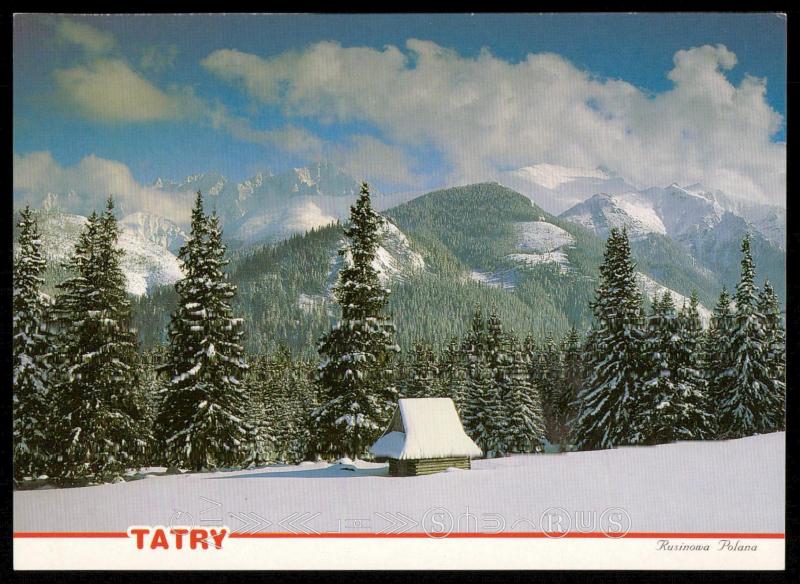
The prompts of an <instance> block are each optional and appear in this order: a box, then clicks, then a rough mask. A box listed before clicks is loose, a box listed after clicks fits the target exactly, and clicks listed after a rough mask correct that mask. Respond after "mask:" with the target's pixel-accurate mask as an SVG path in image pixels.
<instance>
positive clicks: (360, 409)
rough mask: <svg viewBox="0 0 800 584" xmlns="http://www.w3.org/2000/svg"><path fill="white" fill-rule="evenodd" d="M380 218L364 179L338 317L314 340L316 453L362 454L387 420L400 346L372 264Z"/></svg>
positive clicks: (339, 289) (337, 290)
mask: <svg viewBox="0 0 800 584" xmlns="http://www.w3.org/2000/svg"><path fill="white" fill-rule="evenodd" d="M383 222H384V219H383V218H382V217H381V216H380V215H379V214H378V213H377V212H376V211H375V210H374V209H373V208H372V202H371V200H370V193H369V186H368V185H367V183H362V185H361V193H360V195H359V197H358V200H357V201H356V203H355V204H354V205H353V206H352V207H351V209H350V225H349V227H348V228H347V229H346V230H345V236H346V237H347V239H348V243H347V245H346V246H345V247H344V248H343V249H341V250H340V251H339V254H340V255H342V256H344V257H348V256H349V258H350V261H349V262H348V263H347V265H345V266H344V267H343V269H342V270H341V271H340V273H339V280H338V282H337V283H336V285H335V287H334V290H333V292H334V296H335V297H336V301H337V302H338V304H339V307H340V308H341V319H340V320H339V322H338V323H337V324H336V325H335V326H334V328H333V329H331V330H330V331H329V332H328V333H326V334H325V335H324V336H323V337H322V339H321V340H320V343H319V346H318V349H317V350H318V352H319V354H320V356H321V357H322V363H321V365H320V370H319V379H318V382H319V386H320V393H321V399H322V405H321V406H319V407H318V408H315V410H314V412H313V419H314V421H315V425H316V426H317V428H316V430H317V434H316V442H317V450H318V453H319V454H321V455H324V456H333V457H338V456H349V457H351V458H355V457H358V456H361V455H362V454H363V453H365V452H366V450H367V449H368V448H369V447H370V445H371V444H372V443H373V442H374V441H375V440H376V439H377V438H378V437H379V436H380V434H381V432H382V431H383V429H384V426H385V424H386V423H387V422H388V419H389V416H390V415H391V413H392V411H393V409H394V406H395V401H396V398H397V389H396V387H395V386H394V384H393V382H392V378H393V372H392V361H393V357H394V354H395V353H397V352H399V347H397V345H396V344H395V342H394V332H395V330H394V325H393V324H392V323H391V321H390V320H389V319H388V318H387V317H386V315H385V314H384V313H385V310H386V305H387V303H388V297H389V290H388V289H387V288H385V287H384V286H383V285H382V284H381V282H380V280H379V279H378V272H377V270H376V269H375V267H374V266H373V265H372V263H373V260H374V259H375V254H376V252H377V250H378V246H379V245H380V240H381V237H382V235H381V233H382V229H381V227H382V225H383Z"/></svg>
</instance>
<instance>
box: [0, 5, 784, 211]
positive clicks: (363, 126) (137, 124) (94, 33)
mask: <svg viewBox="0 0 800 584" xmlns="http://www.w3.org/2000/svg"><path fill="white" fill-rule="evenodd" d="M409 39H412V41H411V43H409ZM413 39H416V40H418V41H424V43H416V44H414V43H415V41H414V40H413ZM387 46H388V47H390V48H388V49H387ZM487 51H488V52H487ZM681 52H682V53H681ZM681 55H682V56H681ZM532 56H533V57H532ZM785 69H786V22H785V19H783V18H782V17H779V16H776V15H768V14H761V15H758V14H756V15H753V14H739V15H735V14H727V15H701V14H695V15H656V14H651V15H609V14H593V15H475V16H469V15H462V16H459V15H402V16H350V15H336V16H333V15H331V16H312V15H309V16H288V15H284V16H249V15H231V16H168V15H153V16H110V17H68V18H64V17H56V16H46V15H23V16H17V17H16V18H15V34H14V151H15V155H16V157H17V160H16V162H15V167H16V166H17V165H19V166H20V168H23V167H24V169H25V171H26V172H29V173H33V172H34V170H35V168H34V167H32V166H31V164H32V162H31V160H32V159H29V157H30V155H31V154H32V153H48V156H49V158H48V160H47V164H49V165H51V166H52V167H53V168H56V169H57V170H58V172H60V173H62V174H63V173H66V174H63V176H71V175H70V174H69V172H68V171H69V169H75V168H77V167H78V165H79V164H80V163H81V161H84V160H85V159H86V158H87V157H89V156H94V157H97V158H100V159H102V160H104V161H110V162H114V163H120V164H122V165H124V166H125V167H127V169H129V172H130V178H131V179H132V180H133V181H135V182H136V183H137V184H142V185H145V184H149V183H150V182H152V181H153V180H154V179H155V178H156V177H158V176H163V177H169V178H181V177H183V176H185V175H188V174H190V173H194V172H199V171H207V170H216V171H219V172H221V173H223V174H225V175H226V176H229V177H231V178H232V179H234V180H241V179H244V178H246V177H247V176H250V175H251V174H253V173H254V172H255V171H257V170H261V169H265V168H272V169H273V170H276V171H279V170H282V169H284V168H286V167H288V166H290V165H301V164H305V163H308V162H309V161H311V160H313V159H315V158H321V157H325V158H332V159H334V160H335V161H336V162H337V163H339V164H341V165H342V166H343V167H345V168H346V169H347V170H349V171H351V172H353V173H354V174H361V175H363V176H364V177H366V178H369V179H371V180H373V181H375V182H377V183H378V184H379V185H380V186H382V187H383V188H385V189H387V190H393V189H394V190H402V189H422V188H428V187H432V186H439V185H442V184H447V183H451V182H460V181H467V180H480V179H486V180H489V179H494V178H497V177H498V176H500V175H501V174H502V173H503V172H508V171H509V169H512V170H513V169H515V168H521V167H525V166H530V165H535V164H540V163H548V164H557V165H561V166H565V167H569V168H595V167H597V166H601V165H602V166H605V167H609V168H613V169H614V170H616V171H618V172H620V173H621V174H624V175H625V176H626V177H630V178H631V180H632V181H633V182H634V183H638V184H643V183H645V182H648V181H651V180H652V182H654V183H658V182H659V181H660V182H664V181H668V179H669V177H673V179H674V180H676V181H681V180H687V181H688V180H692V179H695V178H699V179H701V180H702V181H703V182H706V183H713V184H710V185H709V186H712V187H714V188H722V189H723V190H726V191H730V190H736V189H739V188H741V190H742V192H743V193H751V195H752V196H759V197H763V198H765V199H768V200H779V199H781V198H782V197H784V196H785V192H784V191H781V187H780V183H782V180H781V178H782V176H785V145H784V144H783V140H785V128H784V123H783V121H782V120H783V118H785V115H786V111H785V108H786V99H785V89H786V71H785ZM323 78H324V79H325V81H323ZM415 96H418V98H415ZM415 99H416V101H415ZM573 102H574V103H573ZM565 104H568V105H569V107H568V108H567V107H565ZM626 137H628V138H626ZM620 144H623V146H622V147H621V146H620ZM731 144H733V145H734V146H735V148H732V147H731ZM743 149H744V150H745V152H744V153H742V150H743ZM747 149H752V152H747V151H746V150H747ZM737 151H738V152H737ZM36 160H37V161H38V162H37V163H41V160H43V158H42V157H39V158H37V159H36ZM23 162H28V163H30V164H28V166H24V165H23V164H22V163H23ZM781 165H783V166H781ZM41 169H42V171H44V170H45V167H41ZM654 169H658V170H654ZM781 171H782V172H783V173H784V174H783V175H781ZM98 172H102V171H98ZM776 172H777V175H778V177H777V179H775V178H774V175H775V174H776ZM17 174H18V175H19V179H18V178H17ZM23 174H24V173H23V172H22V171H20V172H19V173H15V189H16V190H20V189H22V190H25V189H36V188H43V185H42V184H40V182H36V181H30V180H28V181H27V182H26V180H23ZM26 176H27V175H26ZM770 176H772V178H770ZM668 182H672V179H670V180H669V181H668ZM82 186H84V187H85V188H90V187H89V186H86V185H85V184H83V185H82ZM644 186H649V185H644ZM48 188H49V185H48ZM736 194H737V193H734V195H736Z"/></svg>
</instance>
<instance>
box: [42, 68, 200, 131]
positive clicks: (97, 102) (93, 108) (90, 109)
mask: <svg viewBox="0 0 800 584" xmlns="http://www.w3.org/2000/svg"><path fill="white" fill-rule="evenodd" d="M54 76H55V81H56V86H57V87H58V89H59V91H60V93H61V95H62V96H63V98H64V99H65V100H66V101H67V102H68V103H69V104H70V105H72V106H73V107H74V108H75V109H76V111H77V112H78V113H80V114H81V115H83V116H85V117H87V118H90V119H93V120H97V121H103V122H149V121H157V120H174V119H182V118H188V117H193V116H196V115H197V113H198V112H199V111H200V110H201V109H202V105H201V104H200V102H199V101H198V100H197V98H196V97H195V96H194V94H193V93H192V92H191V90H189V89H187V88H183V89H181V88H175V89H174V90H173V91H171V92H165V91H162V90H161V89H159V88H158V87H156V86H155V85H153V84H152V83H151V82H150V81H148V80H147V79H145V78H144V77H142V76H141V75H139V73H137V72H136V71H134V70H133V69H131V67H130V66H129V65H128V64H127V63H126V62H125V61H123V60H121V59H96V60H94V61H92V62H91V63H88V64H85V65H78V66H75V67H72V68H69V69H57V70H56V71H55V72H54Z"/></svg>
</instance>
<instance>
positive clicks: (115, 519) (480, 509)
mask: <svg viewBox="0 0 800 584" xmlns="http://www.w3.org/2000/svg"><path fill="white" fill-rule="evenodd" d="M784 447H785V435H784V433H782V432H779V433H774V434H767V435H763V436H754V437H751V438H743V439H740V440H731V441H723V442H685V443H678V444H670V445H664V446H653V447H636V448H633V447H632V448H620V449H617V450H605V451H597V452H578V453H568V454H540V455H520V456H513V457H510V458H503V459H494V460H477V461H474V463H473V470H471V471H453V472H446V473H440V474H436V475H428V476H422V477H407V478H389V477H387V476H386V466H385V465H380V464H370V463H361V462H359V463H357V464H356V465H346V464H345V465H343V464H339V465H330V464H327V463H304V464H301V465H297V466H272V467H267V468H261V469H255V470H248V471H232V472H217V473H207V474H185V475H170V476H151V477H150V478H146V479H142V480H138V481H132V482H127V483H119V484H111V485H102V486H96V487H84V488H75V489H51V490H39V491H17V492H15V493H14V530H15V531H124V530H125V529H127V528H128V526H130V525H170V524H172V525H186V524H192V523H194V524H195V525H200V526H210V525H226V526H228V527H229V528H231V529H232V530H234V531H245V530H250V531H255V530H258V531H271V532H284V533H285V532H290V531H294V532H306V533H313V532H326V531H328V532H330V531H337V530H340V531H365V532H373V533H376V532H381V531H383V532H395V533H397V532H401V531H418V532H419V531H424V527H423V525H428V524H430V521H431V520H432V519H433V518H434V516H435V514H436V513H439V514H440V515H439V517H440V520H441V517H442V515H441V514H442V513H444V517H445V518H444V520H443V521H444V522H445V523H446V522H447V521H448V519H447V514H448V513H449V514H450V516H452V517H453V518H454V519H455V521H459V518H461V525H459V527H458V528H457V529H455V531H472V532H474V531H497V530H498V528H497V527H496V526H497V522H496V519H497V517H500V518H501V519H502V522H503V523H504V527H503V528H502V530H503V531H539V530H540V528H539V526H540V525H541V520H540V518H541V517H542V514H543V513H544V512H545V511H546V510H547V509H548V508H553V507H559V508H561V509H563V510H566V511H568V512H569V513H570V514H573V515H574V516H583V517H588V518H589V521H591V517H592V515H594V516H595V517H597V516H599V515H600V514H602V513H603V511H605V510H606V509H608V508H611V507H616V508H622V509H624V510H625V511H626V512H627V514H628V515H629V516H630V530H631V531H657V532H770V533H776V532H779V533H783V531H784V500H785V493H784ZM426 513H427V515H426ZM488 514H497V515H493V516H489V515H488ZM465 517H466V519H465ZM489 517H492V519H491V520H490V519H488V518H489ZM364 520H367V521H366V522H364ZM357 521H361V525H362V527H360V528H355V527H354V525H355V524H356V522H357ZM426 521H427V522H428V523H425V522H426Z"/></svg>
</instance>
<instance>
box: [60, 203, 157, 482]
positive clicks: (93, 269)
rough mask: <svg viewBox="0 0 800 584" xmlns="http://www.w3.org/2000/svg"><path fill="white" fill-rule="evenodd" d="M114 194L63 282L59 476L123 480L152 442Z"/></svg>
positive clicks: (88, 229)
mask: <svg viewBox="0 0 800 584" xmlns="http://www.w3.org/2000/svg"><path fill="white" fill-rule="evenodd" d="M118 238H119V226H118V225H117V220H116V218H115V216H114V205H113V201H112V200H111V199H110V198H109V200H108V205H107V207H106V210H105V212H104V213H103V214H102V215H98V214H97V213H92V215H91V216H90V217H89V219H88V221H87V224H86V226H85V228H84V230H83V231H82V232H81V235H80V237H79V239H78V243H77V244H76V246H75V251H74V254H73V256H72V258H71V259H70V261H69V262H68V264H67V265H66V268H67V270H68V271H69V273H70V274H71V276H70V277H69V278H68V279H67V280H66V281H64V282H62V283H61V284H60V285H59V290H60V293H59V295H58V297H57V299H56V306H55V316H56V321H57V326H58V329H59V330H58V367H59V369H60V372H59V373H60V374H59V380H58V383H57V384H56V397H55V399H54V400H53V405H54V409H55V415H54V416H53V418H52V419H53V420H54V422H53V423H54V425H55V428H56V432H57V436H58V441H57V442H56V443H57V445H58V448H59V455H58V463H57V465H56V466H57V473H58V476H59V478H60V479H61V480H64V481H73V480H79V479H87V478H88V479H90V480H95V481H105V480H113V479H120V477H121V475H122V474H123V473H124V472H125V471H126V470H127V469H129V468H132V467H136V466H138V465H139V464H140V462H141V460H142V456H143V452H144V449H145V447H146V445H147V442H148V436H147V434H146V427H145V425H144V424H143V419H144V416H145V404H143V403H142V402H141V396H142V393H141V391H140V389H139V388H138V385H139V383H140V379H139V372H138V370H137V364H138V358H137V353H136V348H137V347H136V344H137V343H136V335H135V332H134V331H133V330H131V328H130V321H131V308H130V301H129V299H128V297H127V293H126V291H125V284H126V278H125V274H124V273H123V271H122V269H121V267H120V262H121V259H122V254H123V252H122V250H121V249H120V248H119V247H117V240H118Z"/></svg>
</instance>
